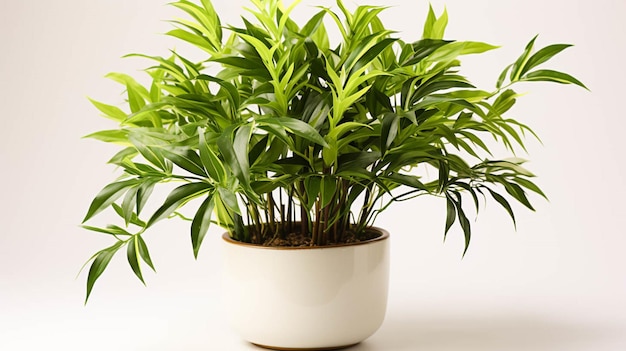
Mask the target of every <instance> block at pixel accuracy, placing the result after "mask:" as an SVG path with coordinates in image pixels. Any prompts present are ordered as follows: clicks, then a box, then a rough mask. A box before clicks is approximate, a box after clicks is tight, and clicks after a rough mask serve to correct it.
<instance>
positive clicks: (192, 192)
mask: <svg viewBox="0 0 626 351" xmlns="http://www.w3.org/2000/svg"><path fill="white" fill-rule="evenodd" d="M250 1H251V3H252V5H253V6H252V8H251V9H248V10H249V12H250V14H251V16H249V17H244V18H243V23H242V25H241V26H240V27H236V26H232V25H227V26H224V25H222V24H221V22H220V19H219V17H218V14H217V13H216V12H215V9H214V8H213V6H212V4H211V2H210V1H209V0H202V1H201V3H200V4H198V3H194V2H192V1H188V0H178V1H176V2H174V3H173V4H172V5H173V6H175V7H177V8H179V9H180V10H182V11H183V12H185V13H186V14H187V15H188V16H189V18H190V19H178V20H176V21H174V25H175V29H173V30H171V31H170V32H168V33H167V34H168V35H170V36H172V37H175V38H177V39H180V40H181V41H184V42H187V43H190V44H191V45H193V46H194V47H197V48H199V49H201V50H203V51H204V52H205V53H206V60H204V61H202V62H191V61H190V60H188V59H186V58H185V57H184V56H182V55H181V54H179V53H178V52H172V53H171V55H170V56H169V57H154V56H147V55H138V54H135V55H132V56H141V57H144V58H147V59H149V60H151V61H152V62H153V65H152V66H151V67H150V68H148V69H147V73H148V74H149V75H150V77H151V82H150V83H149V84H147V85H142V84H140V83H138V82H137V81H136V80H135V79H133V78H132V77H130V76H128V75H125V74H120V73H112V74H110V75H109V76H108V77H109V78H111V79H113V80H115V81H116V82H119V83H120V84H122V85H123V86H124V88H125V93H126V102H127V106H126V108H127V110H126V111H124V110H122V109H120V108H118V107H116V106H113V105H108V104H105V103H102V102H98V101H92V102H93V104H94V106H95V107H96V108H97V109H98V110H100V112H102V113H103V114H104V115H105V116H106V117H108V118H110V119H112V120H114V121H115V122H117V123H118V124H119V126H118V127H117V128H116V129H112V130H104V131H99V132H96V133H93V134H91V135H89V136H88V137H91V138H95V139H99V140H102V141H105V142H109V143H115V144H118V145H120V146H121V147H122V149H121V151H120V152H118V153H117V154H116V155H115V156H114V157H113V158H112V159H111V160H110V161H109V163H111V164H113V165H116V166H118V167H120V168H121V169H122V170H123V176H122V177H121V178H120V179H118V180H116V181H115V182H113V183H111V184H109V185H107V186H105V187H104V188H103V189H102V191H101V192H100V193H99V194H97V195H96V197H95V199H94V200H93V202H92V203H91V205H90V206H89V209H88V211H87V214H86V216H85V218H84V222H85V221H87V220H89V219H91V218H92V217H93V216H94V215H96V214H98V213H99V212H101V211H103V210H105V209H108V208H112V209H113V210H114V211H115V213H117V214H118V215H119V217H120V218H121V221H123V224H124V225H123V226H118V225H109V226H106V227H104V228H100V227H93V226H84V227H85V228H86V229H89V230H92V231H96V232H99V233H105V234H109V235H111V236H113V238H114V239H116V241H115V243H114V244H113V245H112V246H110V247H108V248H105V249H103V250H101V251H99V252H98V253H96V254H95V255H94V256H93V257H92V259H91V260H90V262H92V263H91V268H90V270H89V274H88V280H87V296H89V294H90V292H91V290H92V288H93V285H94V283H95V281H96V279H98V277H99V276H100V275H101V274H102V272H103V270H104V269H105V268H106V266H107V264H108V263H109V261H110V260H111V258H112V256H113V255H114V254H115V253H116V252H117V251H119V250H120V249H122V248H124V247H125V248H126V250H127V257H128V262H129V264H130V266H131V268H132V270H133V272H134V273H135V274H136V275H137V277H138V278H139V279H141V280H142V281H143V276H142V271H141V265H142V264H143V263H145V264H147V265H148V266H149V267H150V268H153V265H152V261H151V258H150V255H149V253H148V248H147V246H146V244H145V242H144V240H143V238H142V235H143V234H144V232H145V231H146V230H147V229H149V228H150V227H152V226H153V225H154V224H155V223H157V222H158V221H160V220H161V219H164V218H169V217H173V216H179V217H182V218H185V219H188V220H190V221H191V233H190V236H191V242H192V246H193V252H194V255H195V256H197V255H198V251H199V249H200V246H201V244H202V241H203V239H204V237H205V235H206V233H207V230H208V228H209V225H210V224H211V223H216V224H217V225H219V226H221V227H224V228H226V229H227V230H228V232H229V233H230V235H231V236H232V237H233V238H234V239H236V240H239V241H242V242H248V243H255V244H265V245H268V244H271V243H272V241H274V240H278V239H281V238H284V237H285V236H286V235H288V234H290V233H299V234H301V235H303V236H305V237H307V238H308V240H309V242H310V245H326V244H328V243H335V242H341V241H343V240H345V238H344V236H345V235H347V234H350V235H354V236H356V237H359V236H360V235H362V234H363V233H364V232H365V230H366V228H368V227H369V226H371V225H372V223H373V222H374V220H375V218H376V216H377V215H378V214H379V213H380V212H381V211H383V210H384V209H386V208H387V207H388V206H389V204H391V203H393V202H395V201H401V200H406V199H409V198H414V197H417V196H421V195H435V196H440V197H442V198H443V199H445V202H446V209H447V210H446V222H445V233H447V232H448V231H449V230H450V228H451V227H452V226H453V225H454V224H455V223H458V224H459V225H460V227H461V229H462V231H463V235H464V236H465V250H467V247H468V245H469V243H470V238H471V226H470V221H469V219H468V216H467V214H466V209H465V204H464V203H463V200H465V201H467V199H468V198H469V200H470V201H471V202H472V203H473V204H474V205H475V206H476V208H478V204H479V198H481V197H485V198H489V197H490V198H493V200H495V201H496V202H497V203H499V204H500V205H501V206H502V207H503V208H504V210H506V212H507V213H508V214H509V215H510V216H511V218H512V219H513V221H515V216H514V213H513V208H512V206H511V204H510V203H509V201H510V199H513V200H516V201H518V202H519V203H521V204H522V205H524V206H526V207H527V208H529V209H531V210H532V209H533V207H532V205H531V203H530V201H529V199H528V196H527V195H528V192H529V191H530V192H535V193H537V194H539V195H541V196H544V194H543V192H542V191H541V190H540V188H539V187H538V186H537V185H535V184H534V183H533V182H532V181H531V180H530V178H532V177H533V174H532V173H530V172H529V171H527V170H526V169H524V168H523V167H522V163H523V160H521V159H517V158H511V159H489V157H490V156H491V152H490V149H489V146H488V143H487V139H495V141H496V143H498V144H500V145H503V146H504V147H506V148H507V149H508V150H510V151H511V152H512V153H513V152H514V149H515V148H517V147H521V148H524V136H525V135H526V134H527V133H530V134H531V135H534V133H533V131H532V130H531V129H530V128H529V127H528V126H526V125H525V124H523V123H521V122H519V121H517V120H515V119H512V118H510V117H507V116H506V113H507V111H509V109H510V108H511V107H512V106H513V105H514V104H515V102H516V100H517V98H518V97H519V95H518V94H517V93H516V92H515V91H514V90H513V89H512V86H513V85H516V84H518V83H520V82H530V81H548V82H557V83H563V84H575V85H578V86H581V87H583V88H584V87H585V86H584V85H583V84H582V83H581V82H580V81H578V80H577V79H576V78H574V77H572V76H570V75H568V74H566V73H562V72H558V71H554V70H549V69H543V68H539V66H541V65H543V64H544V63H546V61H548V60H549V59H550V58H552V57H553V56H554V55H556V54H558V53H559V52H561V51H562V50H564V49H566V48H567V47H568V46H570V45H566V44H555V45H550V46H547V47H544V48H541V49H539V50H535V49H534V44H535V39H536V38H533V39H532V40H531V41H530V42H529V43H528V45H527V46H526V48H525V49H524V51H523V53H522V55H521V56H520V57H519V58H518V59H517V60H516V61H515V62H514V63H512V64H511V65H509V66H507V67H506V68H505V69H504V71H503V72H502V74H501V75H500V77H499V78H498V80H497V83H496V87H495V89H494V90H490V91H485V90H481V89H478V88H476V87H475V86H474V85H473V84H472V83H471V82H469V81H468V80H467V79H466V78H465V77H464V76H462V75H461V74H460V73H459V66H460V61H459V58H460V57H461V56H463V55H469V54H481V53H483V52H486V51H489V50H492V49H495V48H496V47H495V46H492V45H489V44H486V43H482V42H473V41H454V40H449V39H444V30H445V27H446V24H447V22H448V16H447V13H446V12H445V11H444V12H443V13H442V14H441V15H440V16H439V17H437V16H436V15H435V13H434V11H433V9H432V8H430V10H429V11H428V15H427V18H426V22H425V24H424V29H423V35H422V38H421V39H420V40H417V41H415V42H404V41H402V40H401V39H399V38H398V37H397V36H396V33H395V32H393V31H392V30H389V29H387V28H386V27H384V25H383V23H382V22H381V20H380V19H379V14H380V12H381V11H383V10H384V8H382V7H375V6H359V7H357V8H356V9H355V10H354V11H349V10H348V9H347V8H346V7H345V6H344V4H343V3H342V1H341V0H337V7H338V8H339V11H335V10H333V9H331V8H325V7H319V8H318V9H317V12H316V13H315V14H313V16H311V17H310V19H309V20H308V21H307V22H306V23H304V24H298V23H296V22H294V21H293V20H292V19H291V17H290V13H291V11H292V10H293V9H294V7H295V6H296V5H297V3H298V2H299V1H294V2H293V3H292V4H291V5H290V6H289V7H284V6H283V5H282V4H281V2H280V1H279V0H250ZM328 25H331V26H335V27H336V28H337V29H338V31H339V33H340V36H341V38H340V41H339V43H337V44H333V43H331V40H330V38H329V36H328V31H327V26H328ZM209 72H216V73H215V74H210V73H209ZM423 170H431V171H429V172H428V173H429V174H431V175H434V176H431V177H427V176H425V175H424V172H423ZM421 171H422V172H421ZM169 182H178V183H180V185H179V186H177V187H176V188H174V189H173V190H172V191H171V193H170V194H169V196H167V198H166V199H165V200H164V201H163V202H162V204H161V205H160V207H158V209H156V211H154V212H153V213H148V214H146V213H145V212H144V211H143V209H144V207H145V205H146V203H147V202H148V201H155V199H151V198H150V196H151V193H152V190H153V189H154V187H155V186H157V185H160V184H163V183H169ZM192 200H195V201H192ZM188 203H193V205H191V206H190V207H191V208H192V209H193V210H195V214H194V215H193V216H191V218H187V217H185V216H184V215H183V214H182V213H181V212H180V210H181V208H183V207H184V206H185V205H187V204H188Z"/></svg>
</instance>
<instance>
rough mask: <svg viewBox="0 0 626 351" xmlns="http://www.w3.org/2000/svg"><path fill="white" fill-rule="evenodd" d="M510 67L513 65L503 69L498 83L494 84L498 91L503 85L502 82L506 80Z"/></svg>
mask: <svg viewBox="0 0 626 351" xmlns="http://www.w3.org/2000/svg"><path fill="white" fill-rule="evenodd" d="M512 67H513V64H510V65H508V66H506V67H505V68H504V70H503V71H502V73H500V76H499V77H498V81H497V82H496V88H497V89H500V88H501V87H502V84H503V83H504V80H505V79H506V75H507V73H509V71H510V70H511V68H512Z"/></svg>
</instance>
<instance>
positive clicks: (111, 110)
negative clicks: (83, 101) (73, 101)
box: [88, 98, 126, 123]
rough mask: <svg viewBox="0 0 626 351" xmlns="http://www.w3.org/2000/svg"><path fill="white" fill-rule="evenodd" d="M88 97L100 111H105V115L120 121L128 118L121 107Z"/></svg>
mask: <svg viewBox="0 0 626 351" xmlns="http://www.w3.org/2000/svg"><path fill="white" fill-rule="evenodd" d="M88 99H89V101H90V102H91V103H92V104H93V105H94V106H95V107H96V108H97V109H98V110H100V112H102V113H104V116H105V117H107V118H110V119H112V120H114V121H116V122H120V123H121V122H123V121H124V120H125V119H126V112H124V111H122V110H121V109H120V108H119V107H116V106H112V105H107V104H104V103H102V102H99V101H96V100H93V99H91V98H88Z"/></svg>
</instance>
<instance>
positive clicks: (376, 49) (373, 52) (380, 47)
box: [348, 38, 398, 72]
mask: <svg viewBox="0 0 626 351" xmlns="http://www.w3.org/2000/svg"><path fill="white" fill-rule="evenodd" d="M397 40H398V39H396V38H385V39H383V40H381V41H379V42H378V43H376V44H375V45H374V46H372V47H371V48H369V49H368V50H367V52H366V53H364V54H363V55H362V56H361V57H360V58H359V59H358V60H357V61H356V63H355V64H354V66H353V67H352V68H351V71H352V72H355V71H358V70H359V69H361V68H363V67H364V66H366V65H368V64H369V63H370V62H372V61H373V60H374V59H375V58H376V57H377V56H378V55H380V53H381V52H383V51H384V50H385V49H387V48H388V47H390V46H391V45H392V44H393V43H395V42H396V41H397ZM348 67H349V66H348Z"/></svg>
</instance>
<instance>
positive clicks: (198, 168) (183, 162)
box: [161, 149, 207, 177]
mask: <svg viewBox="0 0 626 351" xmlns="http://www.w3.org/2000/svg"><path fill="white" fill-rule="evenodd" d="M161 153H162V154H163V156H165V157H166V158H167V159H169V160H170V161H172V162H174V164H176V165H177V166H178V167H180V168H182V169H184V170H186V171H187V172H190V173H193V174H195V175H199V176H201V177H206V176H207V174H206V172H205V171H204V168H203V167H202V161H201V160H200V156H198V154H197V153H196V152H195V151H193V150H189V149H187V150H184V151H180V152H173V151H169V150H167V149H161Z"/></svg>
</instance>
